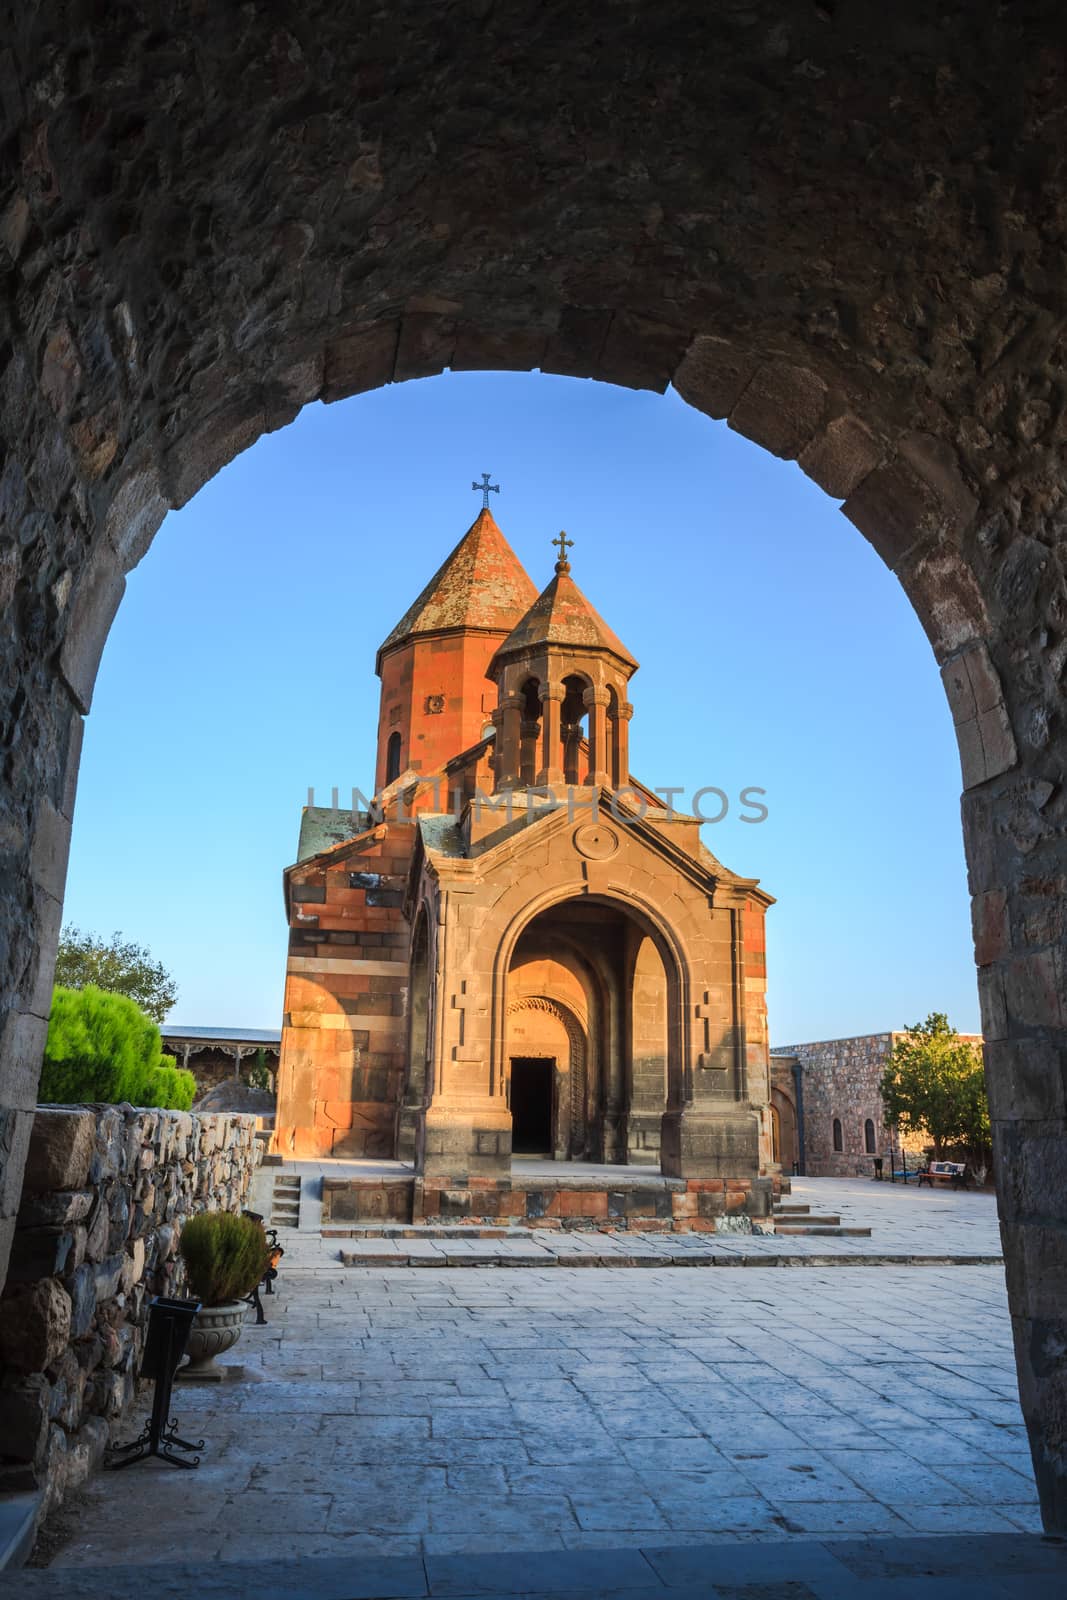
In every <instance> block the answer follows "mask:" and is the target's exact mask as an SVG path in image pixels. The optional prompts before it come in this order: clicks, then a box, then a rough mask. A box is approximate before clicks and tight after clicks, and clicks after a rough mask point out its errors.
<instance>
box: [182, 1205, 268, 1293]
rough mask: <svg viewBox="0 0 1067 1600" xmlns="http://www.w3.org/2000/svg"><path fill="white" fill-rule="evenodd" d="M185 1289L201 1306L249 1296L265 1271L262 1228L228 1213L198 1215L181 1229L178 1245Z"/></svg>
mask: <svg viewBox="0 0 1067 1600" xmlns="http://www.w3.org/2000/svg"><path fill="white" fill-rule="evenodd" d="M179 1249H180V1250H181V1253H182V1260H183V1261H184V1262H185V1270H186V1273H187V1275H188V1279H189V1288H190V1290H191V1292H192V1293H193V1294H194V1295H195V1296H196V1298H197V1299H198V1300H200V1301H202V1302H203V1304H204V1305H205V1306H219V1305H224V1304H225V1303H226V1301H228V1300H240V1299H242V1298H243V1297H244V1296H245V1295H246V1294H251V1292H252V1290H253V1289H254V1288H255V1286H256V1284H257V1283H258V1282H259V1280H260V1278H262V1276H263V1274H264V1273H265V1272H266V1270H267V1257H268V1247H267V1236H266V1234H265V1233H264V1232H263V1224H262V1223H261V1222H256V1221H255V1220H254V1218H252V1217H241V1216H236V1215H235V1214H234V1213H233V1212H232V1211H202V1212H201V1213H200V1215H199V1216H198V1217H191V1218H190V1220H189V1221H188V1222H187V1223H186V1224H185V1227H184V1228H183V1229H182V1236H181V1240H180V1243H179Z"/></svg>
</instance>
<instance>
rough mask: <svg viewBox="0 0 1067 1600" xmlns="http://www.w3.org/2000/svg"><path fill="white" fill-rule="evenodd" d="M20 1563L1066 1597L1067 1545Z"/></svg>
mask: <svg viewBox="0 0 1067 1600" xmlns="http://www.w3.org/2000/svg"><path fill="white" fill-rule="evenodd" d="M104 1577H105V1574H104V1573H103V1572H101V1570H100V1569H97V1570H96V1571H95V1572H94V1571H80V1570H78V1569H61V1570H51V1571H35V1572H24V1573H21V1574H18V1575H14V1576H13V1578H12V1581H11V1582H10V1583H9V1585H8V1592H10V1593H13V1594H19V1595H25V1596H27V1600H100V1597H101V1596H103V1595H104V1594H106V1595H107V1596H108V1597H109V1600H143V1597H144V1596H145V1594H146V1592H147V1593H148V1594H150V1595H152V1596H153V1597H158V1600H178V1597H182V1600H184V1597H186V1596H188V1595H190V1594H194V1595H202V1596H204V1597H205V1600H245V1597H246V1596H248V1595H255V1596H256V1597H257V1600H493V1597H497V1600H538V1597H539V1596H544V1597H546V1600H547V1597H549V1596H551V1597H552V1600H567V1597H568V1596H569V1597H571V1600H599V1597H601V1596H602V1597H604V1600H607V1597H609V1596H619V1595H621V1596H624V1597H625V1600H698V1597H699V1600H738V1597H743V1600H851V1597H852V1596H856V1595H862V1596H863V1597H865V1600H934V1597H937V1600H1008V1597H1014V1600H1052V1597H1055V1600H1062V1596H1063V1595H1064V1593H1067V1546H1064V1545H1063V1544H1062V1543H1053V1542H1049V1541H1045V1540H1042V1539H1040V1538H1037V1537H1035V1536H1028V1535H1026V1534H1021V1533H1015V1534H1011V1535H1010V1536H1006V1537H1005V1536H1001V1535H996V1534H992V1535H988V1536H986V1537H984V1538H981V1537H980V1538H966V1537H956V1538H952V1537H943V1538H940V1539H924V1538H901V1539H892V1540H864V1541H856V1540H848V1541H823V1542H819V1541H793V1542H791V1543H789V1544H787V1545H764V1544H760V1545H754V1544H746V1545H729V1544H727V1545H723V1544H712V1545H708V1544H702V1545H693V1546H689V1547H683V1548H679V1547H676V1546H663V1545H658V1544H655V1543H649V1544H646V1545H643V1546H640V1547H637V1548H630V1549H625V1548H624V1549H612V1548H605V1549H602V1550H598V1551H596V1552H595V1554H593V1553H588V1552H580V1551H570V1552H559V1551H555V1550H547V1551H529V1552H523V1553H518V1552H516V1551H515V1550H514V1549H510V1550H501V1551H496V1552H493V1553H491V1554H486V1555H478V1554H473V1555H458V1556H455V1555H453V1556H448V1555H445V1556H432V1555H431V1556H427V1557H426V1558H422V1559H420V1558H400V1559H393V1560H388V1559H385V1560H382V1559H373V1558H372V1559H369V1560H363V1561H352V1560H348V1559H346V1560H337V1559H316V1558H314V1557H310V1558H307V1559H303V1560H296V1561H287V1560H284V1559H283V1560H272V1561H263V1560H249V1561H246V1562H242V1563H229V1562H225V1563H217V1564H215V1565H211V1566H207V1565H203V1564H193V1563H189V1562H179V1563H175V1564H171V1565H169V1566H168V1567H166V1568H160V1567H158V1566H152V1567H146V1566H143V1565H142V1566H124V1567H114V1568H110V1569H108V1570H107V1572H106V1582H103V1581H102V1580H103V1579H104Z"/></svg>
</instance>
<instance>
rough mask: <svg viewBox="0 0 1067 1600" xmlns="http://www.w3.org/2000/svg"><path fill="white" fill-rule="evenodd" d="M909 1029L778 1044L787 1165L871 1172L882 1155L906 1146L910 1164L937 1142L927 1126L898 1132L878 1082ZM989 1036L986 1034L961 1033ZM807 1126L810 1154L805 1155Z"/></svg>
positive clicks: (851, 1174) (777, 1113)
mask: <svg viewBox="0 0 1067 1600" xmlns="http://www.w3.org/2000/svg"><path fill="white" fill-rule="evenodd" d="M903 1037H904V1034H903V1031H901V1032H897V1033H865V1034H860V1035H858V1036H857V1037H855V1038H851V1039H823V1040H820V1041H818V1042H815V1043H811V1044H795V1045H789V1046H788V1047H778V1046H776V1047H775V1048H774V1049H773V1050H772V1051H771V1056H770V1061H771V1118H772V1125H773V1144H774V1150H775V1159H776V1160H777V1161H778V1162H780V1164H781V1166H782V1170H783V1171H784V1172H786V1173H790V1172H793V1171H794V1170H799V1171H802V1172H804V1173H805V1174H806V1175H807V1176H808V1177H812V1178H856V1177H863V1178H867V1177H871V1176H872V1174H873V1172H874V1161H875V1157H877V1156H880V1157H881V1158H882V1159H883V1161H884V1163H885V1170H886V1171H887V1172H888V1171H889V1167H890V1162H889V1158H890V1155H891V1154H893V1153H894V1152H896V1153H897V1159H898V1162H899V1152H900V1151H901V1149H902V1148H903V1150H904V1151H905V1152H906V1154H907V1157H908V1161H909V1164H910V1163H911V1162H913V1161H914V1162H918V1160H919V1159H921V1157H922V1155H923V1152H924V1150H925V1148H926V1146H927V1144H928V1143H929V1140H928V1139H927V1138H926V1137H925V1136H924V1135H920V1134H908V1135H906V1136H904V1138H903V1139H902V1138H901V1135H900V1134H899V1133H896V1132H894V1133H892V1134H891V1133H890V1130H889V1129H888V1128H887V1126H886V1123H885V1113H884V1108H883V1106H882V1097H881V1094H880V1093H879V1089H878V1086H879V1084H880V1082H881V1079H882V1074H883V1072H884V1071H885V1063H886V1058H887V1057H888V1055H889V1052H890V1051H891V1050H892V1048H893V1045H894V1044H895V1043H896V1041H897V1040H898V1039H902V1038H903ZM960 1038H961V1039H964V1040H966V1041H968V1042H970V1043H973V1044H981V1042H982V1040H981V1036H980V1035H979V1034H972V1033H964V1034H961V1035H960ZM801 1130H802V1131H803V1156H801Z"/></svg>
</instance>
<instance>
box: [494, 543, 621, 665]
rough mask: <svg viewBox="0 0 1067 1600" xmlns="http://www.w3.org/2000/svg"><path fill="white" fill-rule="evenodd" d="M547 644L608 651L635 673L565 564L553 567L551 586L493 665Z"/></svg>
mask: <svg viewBox="0 0 1067 1600" xmlns="http://www.w3.org/2000/svg"><path fill="white" fill-rule="evenodd" d="M546 644H547V645H556V646H558V647H561V648H564V649H567V648H570V649H575V650H609V651H610V652H611V654H612V655H614V656H617V657H618V659H619V660H620V661H622V662H624V663H625V664H626V665H627V666H628V667H629V668H630V670H631V671H632V672H636V671H637V662H636V661H635V660H634V658H633V656H632V655H631V654H630V652H629V650H627V648H626V646H625V645H624V644H623V642H622V640H621V639H620V638H619V637H618V636H617V634H614V633H612V631H611V629H610V628H609V627H608V625H607V623H606V622H605V621H604V619H603V617H602V616H601V615H600V613H599V612H598V611H596V610H595V609H594V607H593V606H591V605H590V603H589V601H588V600H587V599H586V598H585V595H584V594H583V593H582V591H581V590H580V589H579V587H578V585H577V584H576V583H575V581H574V579H573V578H572V577H571V575H570V569H569V565H568V564H567V563H566V562H557V563H556V575H555V577H554V578H553V579H552V582H551V583H550V584H549V585H548V587H547V588H546V589H543V590H542V591H541V593H540V594H539V595H538V596H537V599H536V600H535V601H534V603H533V605H532V606H531V607H530V609H529V610H528V611H527V612H526V615H525V616H524V617H523V618H522V619H521V620H520V621H519V622H517V623H516V624H515V626H514V627H513V628H512V630H511V632H510V633H509V634H508V636H507V638H506V639H505V640H504V642H503V644H502V645H500V646H499V648H498V649H497V652H496V654H495V656H494V657H493V661H494V662H497V661H502V660H504V659H505V658H506V657H509V656H513V655H520V654H522V653H523V652H524V651H526V650H531V649H534V648H536V647H537V646H538V645H546Z"/></svg>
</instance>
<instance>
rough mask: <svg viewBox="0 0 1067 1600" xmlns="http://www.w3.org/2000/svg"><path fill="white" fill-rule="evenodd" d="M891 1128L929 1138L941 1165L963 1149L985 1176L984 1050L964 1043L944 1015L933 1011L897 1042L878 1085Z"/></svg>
mask: <svg viewBox="0 0 1067 1600" xmlns="http://www.w3.org/2000/svg"><path fill="white" fill-rule="evenodd" d="M880 1089H881V1095H882V1103H883V1105H884V1106H885V1114H886V1120H887V1122H889V1123H891V1124H892V1125H893V1126H894V1127H897V1128H900V1129H902V1130H903V1131H904V1132H906V1133H926V1134H928V1135H929V1137H930V1141H931V1143H932V1144H933V1147H934V1158H935V1160H938V1161H940V1160H941V1156H942V1151H943V1150H944V1149H945V1148H946V1146H948V1145H962V1146H963V1148H964V1149H965V1150H966V1151H967V1154H968V1157H969V1159H970V1161H971V1164H972V1165H973V1166H974V1167H975V1168H976V1169H979V1170H981V1171H982V1172H983V1173H984V1169H985V1167H986V1166H987V1165H988V1161H989V1155H990V1127H989V1102H988V1099H987V1098H986V1086H985V1069H984V1068H983V1065H982V1051H981V1048H980V1047H979V1046H978V1045H976V1044H972V1043H971V1042H970V1041H969V1040H966V1039H961V1038H960V1036H959V1034H958V1033H957V1032H956V1030H955V1029H954V1028H953V1027H952V1026H951V1025H950V1024H949V1020H948V1017H947V1016H946V1015H945V1014H944V1012H942V1011H932V1012H931V1013H930V1015H929V1016H928V1017H927V1019H926V1021H925V1022H919V1023H916V1025H915V1026H914V1027H913V1028H909V1029H908V1030H907V1032H906V1033H905V1034H904V1036H903V1037H902V1038H900V1039H897V1040H896V1042H895V1043H894V1045H893V1048H892V1050H891V1051H890V1052H889V1055H888V1056H887V1058H886V1064H885V1071H884V1072H883V1074H882V1081H881V1084H880Z"/></svg>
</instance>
